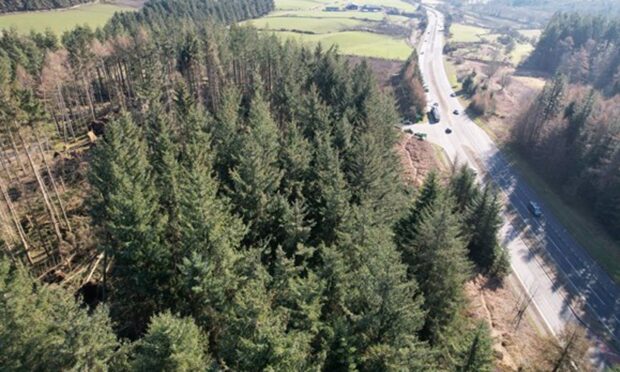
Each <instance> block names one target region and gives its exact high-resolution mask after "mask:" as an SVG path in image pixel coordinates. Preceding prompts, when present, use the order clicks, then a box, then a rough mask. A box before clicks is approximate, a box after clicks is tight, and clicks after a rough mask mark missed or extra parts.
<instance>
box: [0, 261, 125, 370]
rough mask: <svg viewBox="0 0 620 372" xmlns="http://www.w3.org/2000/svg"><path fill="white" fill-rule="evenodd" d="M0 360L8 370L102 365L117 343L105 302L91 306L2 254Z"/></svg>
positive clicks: (76, 368)
mask: <svg viewBox="0 0 620 372" xmlns="http://www.w3.org/2000/svg"><path fill="white" fill-rule="evenodd" d="M0 344H1V345H2V347H0V365H2V369H3V370H7V371H44V370H45V371H47V370H54V371H61V370H105V369H106V368H107V365H108V363H109V362H110V360H111V359H112V358H113V357H114V351H115V349H116V348H117V346H118V344H117V341H116V336H115V335H114V333H113V332H112V325H111V321H110V319H109V317H108V314H107V309H106V307H105V306H99V307H97V308H96V309H95V310H94V311H92V312H90V314H89V311H88V309H85V308H83V307H82V306H81V305H80V304H79V303H78V302H76V299H75V297H74V295H73V294H72V293H70V292H68V291H66V290H65V289H63V288H61V287H60V286H57V285H46V284H41V282H40V281H39V280H37V279H35V278H32V277H31V276H30V275H29V274H28V272H27V271H26V269H25V268H24V267H15V266H13V265H11V264H9V262H8V261H7V260H6V259H4V258H0Z"/></svg>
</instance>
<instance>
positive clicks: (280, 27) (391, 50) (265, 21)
mask: <svg viewBox="0 0 620 372" xmlns="http://www.w3.org/2000/svg"><path fill="white" fill-rule="evenodd" d="M348 3H349V1H347V0H276V9H277V10H276V11H274V12H272V13H270V14H268V15H267V16H265V17H262V18H259V19H254V20H251V21H247V22H244V23H243V24H244V25H252V26H254V27H256V28H258V29H259V30H261V31H263V32H264V33H269V34H274V35H276V36H277V37H279V38H281V39H283V40H287V39H293V40H297V41H298V42H301V43H304V44H307V45H312V46H314V45H317V44H319V43H321V45H323V46H324V47H325V48H329V47H331V46H333V45H335V46H338V49H339V51H340V52H341V53H342V54H349V55H356V56H361V57H376V58H385V59H395V60H405V59H407V57H409V55H410V54H411V47H409V45H408V44H407V41H406V39H405V38H404V37H396V36H390V35H385V34H381V33H377V32H370V31H367V30H366V28H367V29H372V28H373V27H374V26H376V25H378V24H379V22H383V21H387V22H390V23H394V24H399V25H407V24H409V23H410V22H411V19H409V18H407V17H404V16H393V15H386V14H384V13H382V12H381V13H366V12H358V11H346V12H326V11H324V8H325V6H327V5H333V6H338V7H341V8H342V7H344V6H345V5H346V4H348ZM356 3H357V4H360V5H363V4H380V5H383V6H392V7H395V8H399V9H401V10H405V11H415V10H416V8H417V7H415V6H413V5H411V4H408V3H406V2H404V1H401V0H382V1H371V0H361V1H356ZM358 27H363V28H364V30H363V31H361V30H356V28H358Z"/></svg>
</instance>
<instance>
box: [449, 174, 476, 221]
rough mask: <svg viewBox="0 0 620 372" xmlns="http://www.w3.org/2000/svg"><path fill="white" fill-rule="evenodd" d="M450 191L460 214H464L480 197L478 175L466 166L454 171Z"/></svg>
mask: <svg viewBox="0 0 620 372" xmlns="http://www.w3.org/2000/svg"><path fill="white" fill-rule="evenodd" d="M450 191H451V192H452V195H453V196H454V199H455V201H456V205H457V208H458V211H459V212H464V211H465V210H466V209H467V208H468V207H469V205H471V203H472V202H473V201H474V200H475V198H476V197H477V196H478V184H477V183H476V173H475V172H474V171H473V170H472V169H471V168H469V167H468V166H467V165H466V164H464V165H462V166H461V167H460V168H459V169H458V170H456V171H454V172H453V174H452V177H451V178H450Z"/></svg>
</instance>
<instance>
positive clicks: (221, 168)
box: [211, 86, 241, 186]
mask: <svg viewBox="0 0 620 372" xmlns="http://www.w3.org/2000/svg"><path fill="white" fill-rule="evenodd" d="M240 103H241V95H240V94H239V92H238V90H237V89H236V88H235V87H234V86H232V87H226V88H224V92H223V94H222V97H221V102H220V109H219V110H218V111H217V112H216V121H215V125H214V126H213V130H212V132H211V135H212V136H213V143H214V145H215V150H216V156H215V159H214V168H215V170H216V172H217V174H218V177H219V179H220V181H221V182H224V184H225V185H227V186H230V184H231V180H230V171H231V170H232V169H233V167H234V166H235V164H236V163H235V161H236V160H235V159H236V158H237V157H238V156H239V155H240V152H239V151H240V143H239V142H240V136H241V133H240V124H241V123H240V118H239V110H240V106H239V105H240Z"/></svg>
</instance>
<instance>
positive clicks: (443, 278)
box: [403, 192, 471, 345]
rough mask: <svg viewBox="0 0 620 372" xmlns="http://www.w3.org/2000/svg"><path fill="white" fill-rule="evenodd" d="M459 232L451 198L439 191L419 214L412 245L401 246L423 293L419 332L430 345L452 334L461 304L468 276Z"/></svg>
mask: <svg viewBox="0 0 620 372" xmlns="http://www.w3.org/2000/svg"><path fill="white" fill-rule="evenodd" d="M461 234H462V228H461V221H460V220H459V217H458V215H457V214H455V212H454V201H453V199H452V198H451V197H450V196H448V195H446V193H445V192H442V193H440V196H439V198H438V199H437V200H435V202H433V204H432V205H431V206H429V207H428V208H426V209H425V211H424V212H423V213H422V216H421V222H420V225H419V228H418V234H417V236H416V238H415V239H414V241H413V244H412V245H411V246H403V249H404V250H405V252H406V254H407V256H409V257H411V258H412V260H411V266H410V269H411V271H412V272H413V274H414V277H415V278H416V279H417V281H418V283H419V284H420V289H421V290H422V292H423V293H424V308H425V310H426V311H427V316H426V321H425V325H424V330H423V335H424V338H425V339H427V340H429V341H430V342H431V344H434V345H437V344H440V343H441V342H445V341H446V340H445V339H444V337H445V336H447V335H449V334H450V333H452V329H451V328H453V327H454V326H455V325H456V324H457V321H458V317H459V312H460V310H461V309H462V308H463V306H464V304H465V296H464V293H463V284H465V281H466V280H467V279H469V277H470V273H471V264H470V262H469V261H468V259H467V248H466V242H465V240H464V239H463V237H462V236H461Z"/></svg>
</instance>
